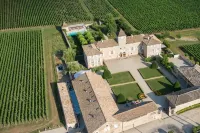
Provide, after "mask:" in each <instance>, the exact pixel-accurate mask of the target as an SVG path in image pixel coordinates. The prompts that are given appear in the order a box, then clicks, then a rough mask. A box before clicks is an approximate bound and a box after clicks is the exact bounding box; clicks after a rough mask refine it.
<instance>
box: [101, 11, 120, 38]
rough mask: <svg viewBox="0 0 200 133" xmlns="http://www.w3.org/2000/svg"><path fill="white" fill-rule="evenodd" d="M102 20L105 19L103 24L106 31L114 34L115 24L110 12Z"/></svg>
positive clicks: (115, 30)
mask: <svg viewBox="0 0 200 133" xmlns="http://www.w3.org/2000/svg"><path fill="white" fill-rule="evenodd" d="M104 21H105V25H106V27H107V30H108V33H109V34H110V35H113V34H116V32H117V24H116V22H115V19H114V17H113V15H112V14H111V13H109V14H107V15H106V17H105V19H104Z"/></svg>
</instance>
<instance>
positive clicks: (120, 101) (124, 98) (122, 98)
mask: <svg viewBox="0 0 200 133" xmlns="http://www.w3.org/2000/svg"><path fill="white" fill-rule="evenodd" d="M125 102H126V97H125V96H124V95H123V94H119V95H118V96H117V103H118V104H122V103H125Z"/></svg>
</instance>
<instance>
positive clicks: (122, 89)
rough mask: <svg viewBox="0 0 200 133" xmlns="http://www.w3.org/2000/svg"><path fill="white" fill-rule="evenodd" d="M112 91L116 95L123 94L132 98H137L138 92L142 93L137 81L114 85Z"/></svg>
mask: <svg viewBox="0 0 200 133" xmlns="http://www.w3.org/2000/svg"><path fill="white" fill-rule="evenodd" d="M112 91H113V93H114V94H115V95H116V96H118V95H119V94H123V95H124V96H125V98H126V99H128V98H129V97H132V99H133V100H138V99H139V98H138V95H139V94H140V93H143V92H142V90H141V88H140V87H139V85H138V84H137V83H130V84H126V85H119V86H114V87H112Z"/></svg>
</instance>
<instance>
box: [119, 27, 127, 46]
mask: <svg viewBox="0 0 200 133" xmlns="http://www.w3.org/2000/svg"><path fill="white" fill-rule="evenodd" d="M117 41H118V44H119V46H121V45H125V44H126V34H125V32H124V31H123V30H122V29H120V31H119V34H118V37H117Z"/></svg>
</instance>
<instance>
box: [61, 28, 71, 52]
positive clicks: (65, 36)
mask: <svg viewBox="0 0 200 133" xmlns="http://www.w3.org/2000/svg"><path fill="white" fill-rule="evenodd" d="M61 31H62V34H63V36H64V38H65V40H66V42H67V44H68V47H69V48H71V44H70V42H69V40H68V39H67V35H66V34H65V31H64V30H63V29H62V30H61Z"/></svg>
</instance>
